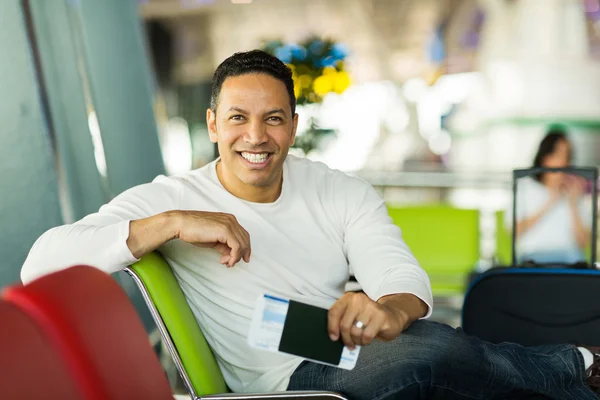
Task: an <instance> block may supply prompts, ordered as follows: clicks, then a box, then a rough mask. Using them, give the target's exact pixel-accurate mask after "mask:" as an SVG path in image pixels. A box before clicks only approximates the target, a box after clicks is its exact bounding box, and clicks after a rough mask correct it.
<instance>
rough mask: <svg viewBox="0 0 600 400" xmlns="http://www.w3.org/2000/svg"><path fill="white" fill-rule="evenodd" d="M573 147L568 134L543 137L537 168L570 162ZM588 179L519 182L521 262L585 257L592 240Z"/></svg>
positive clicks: (555, 175)
mask: <svg viewBox="0 0 600 400" xmlns="http://www.w3.org/2000/svg"><path fill="white" fill-rule="evenodd" d="M572 153H573V150H572V146H571V143H570V142H569V139H568V137H567V135H566V134H565V133H564V132H563V131H561V130H551V131H550V132H549V133H548V134H547V135H546V136H545V137H544V139H543V140H542V141H541V143H540V146H539V148H538V151H537V153H536V155H535V158H534V161H533V166H534V167H544V168H565V167H568V166H570V164H571V161H572V157H573V154H572ZM585 187H586V181H585V179H583V178H581V177H579V176H575V175H572V174H566V173H562V172H545V173H542V174H539V175H536V176H533V177H527V178H522V179H520V180H519V182H518V184H517V207H516V212H517V225H516V235H517V247H516V250H517V258H518V260H519V262H527V261H533V262H536V263H553V262H554V263H575V262H581V261H585V256H584V250H585V248H586V247H587V246H588V244H589V241H590V226H591V224H592V215H591V205H589V204H588V206H587V207H586V206H585V205H584V204H583V202H582V199H583V194H584V193H585Z"/></svg>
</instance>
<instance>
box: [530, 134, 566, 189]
mask: <svg viewBox="0 0 600 400" xmlns="http://www.w3.org/2000/svg"><path fill="white" fill-rule="evenodd" d="M560 141H565V142H567V143H569V139H568V137H567V132H566V131H565V130H564V129H563V128H560V127H553V128H551V129H550V130H549V131H548V133H547V134H546V136H544V138H543V139H542V141H541V142H540V147H539V148H538V151H537V153H536V155H535V158H534V159H533V167H534V168H535V167H541V166H542V162H543V161H544V158H546V156H547V155H549V154H552V153H554V152H555V151H556V145H557V144H558V142H560ZM572 156H573V155H572V150H571V149H570V148H569V163H570V162H571V159H572ZM542 175H543V174H538V175H534V179H536V180H537V181H541V180H542Z"/></svg>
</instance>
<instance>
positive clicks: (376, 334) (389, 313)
mask: <svg viewBox="0 0 600 400" xmlns="http://www.w3.org/2000/svg"><path fill="white" fill-rule="evenodd" d="M411 322H412V321H411V318H410V316H409V314H408V313H406V312H403V311H402V310H401V309H399V308H398V307H392V306H389V305H386V304H385V303H377V302H375V301H373V300H371V299H370V298H369V297H368V296H367V295H365V294H364V293H354V292H348V293H346V294H344V295H343V296H342V297H341V298H340V299H338V301H336V302H335V304H334V305H333V306H332V307H331V308H330V309H329V317H328V330H329V337H330V338H331V340H334V341H335V340H338V339H339V338H340V336H341V338H342V341H343V342H344V344H345V345H346V346H348V347H349V348H350V349H354V347H355V346H356V345H359V346H364V345H368V344H370V343H371V342H372V341H373V340H374V339H375V338H378V339H382V340H393V339H395V338H396V337H397V336H398V335H400V333H402V331H404V330H405V329H406V328H408V326H409V325H410V324H411Z"/></svg>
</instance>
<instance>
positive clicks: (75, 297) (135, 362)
mask: <svg viewBox="0 0 600 400" xmlns="http://www.w3.org/2000/svg"><path fill="white" fill-rule="evenodd" d="M3 297H4V298H5V299H6V300H7V301H9V302H11V303H13V304H14V305H16V306H17V307H18V308H20V309H21V310H22V311H24V312H25V313H26V314H28V315H29V316H30V317H31V318H32V319H33V320H34V321H35V322H36V323H37V324H38V325H39V327H40V328H41V329H42V330H43V332H44V333H45V334H46V335H47V337H48V338H49V339H50V340H51V342H52V344H53V346H54V347H55V348H56V349H57V350H58V351H59V353H60V354H61V356H62V357H63V359H64V360H65V361H66V363H67V365H68V367H69V370H70V372H71V374H72V376H74V377H75V380H76V382H78V383H79V384H80V386H81V388H82V390H83V392H84V394H85V398H86V399H98V400H100V399H103V400H104V399H114V400H119V399H123V400H126V399H127V400H128V399H135V398H143V399H145V400H152V399H172V398H173V397H172V394H171V389H170V387H169V383H168V381H167V379H166V376H165V375H164V372H163V370H162V368H161V366H160V363H159V362H158V359H157V358H156V355H155V354H154V351H153V350H152V347H151V346H150V343H149V341H148V337H147V335H146V332H145V330H144V327H143V326H142V323H141V321H140V319H139V317H138V315H137V314H136V311H135V309H134V308H133V306H132V305H131V303H130V301H129V298H128V297H127V295H126V294H125V293H124V292H123V290H122V289H121V288H120V287H119V285H117V283H116V282H115V281H114V280H113V279H112V278H111V277H110V276H109V275H107V274H105V273H104V272H101V271H99V270H97V269H96V268H92V267H87V266H76V267H72V268H69V269H66V270H63V271H60V272H56V273H54V274H50V275H47V276H44V277H42V278H40V279H38V280H36V281H34V282H31V283H30V284H28V285H26V286H19V287H12V288H9V289H7V290H6V291H5V292H4V295H3ZM35 379H36V377H35V376H34V377H31V379H30V382H31V383H32V384H34V383H35Z"/></svg>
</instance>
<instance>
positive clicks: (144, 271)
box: [125, 252, 345, 400]
mask: <svg viewBox="0 0 600 400" xmlns="http://www.w3.org/2000/svg"><path fill="white" fill-rule="evenodd" d="M125 272H127V273H128V274H129V275H130V276H131V277H132V278H133V280H134V281H135V283H136V284H137V286H138V288H139V289H140V291H141V293H142V295H143V297H144V300H145V301H146V304H147V305H148V308H149V309H150V313H151V314H152V317H153V318H154V321H155V322H156V326H157V327H158V330H159V331H160V334H161V337H162V339H163V342H164V344H165V347H166V348H167V349H168V351H169V353H170V354H171V356H172V357H173V361H174V362H175V366H176V368H177V371H178V372H179V374H180V376H181V379H182V380H183V383H184V385H185V387H186V389H187V391H188V393H189V394H190V396H191V397H192V399H194V400H196V399H229V400H231V399H259V398H260V399H265V398H270V399H286V398H304V399H345V397H343V396H341V395H339V394H337V393H332V392H309V391H306V392H304V391H299V392H280V393H266V394H232V393H227V392H228V391H229V390H228V388H227V385H226V384H225V380H224V379H223V375H222V374H221V370H220V369H219V366H218V365H217V361H216V360H215V357H214V355H213V353H212V350H211V349H210V347H209V345H208V343H207V342H206V339H205V338H204V335H203V334H202V331H201V330H200V328H199V326H198V323H197V322H196V318H195V317H194V314H193V313H192V310H191V309H190V307H189V305H188V303H187V301H186V299H185V296H184V294H183V292H182V290H181V288H180V287H179V284H178V282H177V279H176V278H175V275H174V274H173V271H172V270H171V267H170V266H169V265H168V264H167V262H166V261H165V260H164V258H163V257H162V256H160V254H158V253H157V252H154V253H150V254H147V255H146V256H144V257H143V258H142V259H141V260H140V261H138V262H137V263H135V264H133V265H132V266H131V267H129V268H126V269H125Z"/></svg>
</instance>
